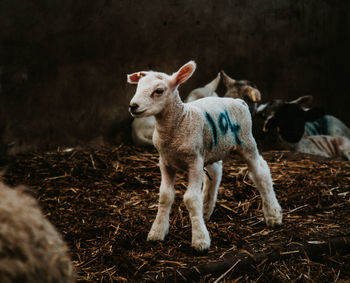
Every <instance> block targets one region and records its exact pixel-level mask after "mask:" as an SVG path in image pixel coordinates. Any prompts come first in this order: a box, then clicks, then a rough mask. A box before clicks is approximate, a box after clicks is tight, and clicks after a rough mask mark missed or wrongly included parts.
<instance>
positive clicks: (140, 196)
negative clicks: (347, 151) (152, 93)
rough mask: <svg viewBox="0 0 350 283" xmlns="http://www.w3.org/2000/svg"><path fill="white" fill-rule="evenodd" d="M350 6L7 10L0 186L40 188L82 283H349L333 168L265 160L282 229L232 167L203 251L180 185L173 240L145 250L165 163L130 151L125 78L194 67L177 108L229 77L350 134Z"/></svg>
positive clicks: (178, 4) (0, 53) (73, 4)
mask: <svg viewBox="0 0 350 283" xmlns="http://www.w3.org/2000/svg"><path fill="white" fill-rule="evenodd" d="M349 11H350V2H349V1H347V0H337V1H329V0H321V1H319V0H310V1H305V0H297V1H292V0H279V1H277V0H263V1H253V0H248V1H238V0H222V1H199V0H193V1H183V0H169V1H160V0H155V1H151V2H150V1H144V0H142V1H135V0H130V1H113V0H103V1H90V0H84V1H82V0H78V1H66V0H63V1H62V0H61V1H57V0H52V1H40V0H36V1H19V0H3V1H1V2H0V31H1V32H0V42H1V45H0V166H1V170H2V172H3V173H2V176H1V177H0V179H1V181H3V182H6V183H8V184H9V185H13V186H16V185H19V184H23V185H26V186H29V187H30V188H31V190H32V191H33V194H34V196H35V197H36V198H37V199H38V200H39V202H40V204H41V206H42V209H43V211H44V213H45V215H46V216H47V217H48V218H49V220H50V221H51V222H52V223H53V224H54V225H55V226H56V227H57V228H58V230H59V231H60V232H61V233H62V235H63V238H64V239H65V241H66V242H67V244H68V246H69V248H70V250H71V257H72V260H73V262H74V264H75V266H76V268H77V272H78V278H77V279H78V281H80V282H99V281H101V282H108V281H109V282H113V281H129V280H131V281H133V280H134V281H140V280H143V281H159V280H163V281H167V280H168V281H174V280H177V281H196V282H198V281H202V282H214V281H215V280H216V281H215V282H219V281H220V280H225V279H228V280H233V281H234V280H236V281H237V282H238V281H239V282H252V281H254V282H255V281H259V282H271V280H272V281H277V282H286V281H297V280H299V281H305V282H326V281H327V282H331V281H337V280H345V281H346V280H350V273H349V270H350V268H349V264H350V260H349V258H350V257H349V254H350V244H349V243H350V234H349V233H350V231H349V228H348V227H350V226H349V221H350V213H349V211H350V210H349V208H350V207H349V206H350V199H349V197H350V194H349V189H350V185H349V184H350V168H349V162H348V161H344V160H340V159H339V158H338V159H333V160H330V159H325V158H316V157H313V156H308V155H303V154H292V153H290V152H287V151H268V152H263V156H264V157H265V158H266V160H267V161H268V163H269V165H270V168H271V171H272V176H273V180H274V183H275V190H276V194H277V197H278V198H279V200H280V201H281V205H282V207H283V209H284V219H285V220H284V221H285V224H284V225H283V226H282V227H280V228H278V229H277V230H273V229H268V228H266V226H264V224H263V217H262V212H261V201H260V199H259V196H258V195H257V192H256V190H255V189H254V187H253V185H252V183H251V182H250V181H249V178H248V177H247V174H248V173H247V168H246V166H245V165H244V163H242V161H241V160H240V159H239V157H237V156H232V158H230V159H229V160H228V161H227V162H226V165H225V167H224V177H223V182H222V185H221V188H220V191H219V196H218V204H217V208H216V211H215V212H214V214H213V218H212V220H211V221H210V223H209V224H208V229H209V230H210V233H211V236H212V239H213V244H212V249H211V250H209V251H208V253H206V254H204V255H203V254H196V253H194V252H193V251H192V250H191V243H190V235H191V228H190V225H189V218H188V214H187V211H186V208H185V207H184V205H183V203H182V202H181V195H182V194H183V192H184V191H185V189H186V174H183V175H181V176H180V178H179V179H178V181H177V184H176V186H177V196H176V198H177V199H176V203H175V205H174V208H173V212H172V216H171V217H172V221H171V225H172V227H173V228H171V231H170V232H171V233H170V235H169V236H168V238H167V240H166V241H165V242H161V243H155V244H154V243H148V242H147V241H146V238H147V233H148V230H149V228H150V225H151V223H152V221H153V218H154V216H155V213H156V206H157V193H158V186H159V183H160V173H159V168H158V166H157V160H158V153H157V152H156V150H155V149H154V148H152V147H149V148H141V147H138V146H133V145H132V140H131V122H132V117H131V115H130V113H129V111H128V106H129V102H130V100H131V98H132V96H133V95H134V93H135V87H134V86H132V85H129V84H127V82H126V76H127V74H129V73H133V72H136V71H141V70H159V71H162V72H165V73H169V74H171V73H173V72H175V71H176V70H178V68H179V67H180V66H182V65H183V64H184V63H186V62H188V61H189V60H194V61H196V63H197V70H196V72H195V73H194V75H193V76H192V77H191V79H190V80H188V82H186V83H185V84H184V85H183V86H181V87H180V94H181V97H182V98H183V99H184V98H185V97H186V96H187V95H188V93H189V92H190V91H191V90H193V89H194V88H197V87H199V86H203V85H205V84H206V83H207V82H209V81H211V80H212V79H213V78H214V77H215V76H216V75H217V73H218V72H219V71H221V70H224V71H225V72H226V73H227V74H229V75H230V76H231V77H233V78H236V79H247V80H249V81H252V82H254V83H255V84H256V85H257V86H258V88H259V90H260V91H261V94H262V101H263V102H264V101H269V100H271V99H276V98H279V99H284V100H288V101H290V100H293V99H295V98H297V97H299V96H302V95H312V96H313V97H314V104H313V105H314V106H317V107H320V108H322V109H324V111H325V112H326V113H328V114H331V115H334V116H335V117H337V118H339V119H340V120H342V121H343V122H344V123H345V124H346V125H350V112H349V111H348V106H349V102H350V100H349V96H348V89H347V87H346V86H345V85H344V84H345V82H346V81H347V80H348V77H347V76H348V71H347V69H348V66H349V65H350V55H349V50H350V17H349ZM217 92H218V94H219V95H220V96H222V95H224V92H225V89H224V87H223V85H222V84H221V85H220V86H219V89H218V91H217ZM230 187H233V188H232V189H231V188H230Z"/></svg>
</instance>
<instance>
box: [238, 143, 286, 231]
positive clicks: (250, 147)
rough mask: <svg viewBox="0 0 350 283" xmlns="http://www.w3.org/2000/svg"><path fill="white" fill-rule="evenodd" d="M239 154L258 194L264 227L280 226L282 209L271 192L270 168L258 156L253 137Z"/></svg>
mask: <svg viewBox="0 0 350 283" xmlns="http://www.w3.org/2000/svg"><path fill="white" fill-rule="evenodd" d="M241 154H242V156H243V158H244V159H245V160H246V162H247V163H248V169H249V171H250V174H249V176H250V178H251V179H252V181H253V182H254V184H255V186H256V188H257V189H258V190H259V192H260V195H261V198H262V204H263V212H264V217H265V221H266V225H267V226H270V227H274V226H278V225H281V224H282V209H281V206H280V205H279V203H278V201H277V198H276V195H275V192H274V190H273V186H272V178H271V173H270V168H269V166H268V165H267V162H266V161H265V160H264V159H263V158H262V156H261V155H260V154H259V152H258V149H257V146H256V143H255V140H254V138H253V137H251V139H250V140H249V141H248V142H247V144H245V145H244V146H243V149H242V150H241Z"/></svg>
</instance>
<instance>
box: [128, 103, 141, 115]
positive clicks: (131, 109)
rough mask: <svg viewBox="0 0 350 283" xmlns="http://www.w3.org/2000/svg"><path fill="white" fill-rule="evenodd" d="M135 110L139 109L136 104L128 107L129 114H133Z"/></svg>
mask: <svg viewBox="0 0 350 283" xmlns="http://www.w3.org/2000/svg"><path fill="white" fill-rule="evenodd" d="M137 108H139V105H138V104H137V103H133V104H130V105H129V110H130V112H131V113H134V112H135V111H136V110H137Z"/></svg>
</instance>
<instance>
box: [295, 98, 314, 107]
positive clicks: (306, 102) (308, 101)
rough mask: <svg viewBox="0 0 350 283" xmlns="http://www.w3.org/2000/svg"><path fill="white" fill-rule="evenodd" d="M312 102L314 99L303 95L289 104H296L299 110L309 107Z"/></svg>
mask: <svg viewBox="0 0 350 283" xmlns="http://www.w3.org/2000/svg"><path fill="white" fill-rule="evenodd" d="M313 100H314V97H313V96H312V95H304V96H300V97H298V98H297V99H295V100H293V101H290V103H296V104H298V105H299V106H300V107H301V108H303V109H305V108H307V107H310V104H311V103H312V101H313Z"/></svg>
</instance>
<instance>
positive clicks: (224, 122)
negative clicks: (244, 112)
mask: <svg viewBox="0 0 350 283" xmlns="http://www.w3.org/2000/svg"><path fill="white" fill-rule="evenodd" d="M205 117H206V119H207V121H208V123H209V125H210V128H211V131H212V134H213V140H214V141H213V144H214V145H217V143H218V133H217V129H216V125H215V122H214V119H213V118H212V117H211V115H210V114H209V113H208V112H205ZM218 125H219V129H220V132H221V134H222V135H223V136H224V135H226V134H227V132H228V129H230V131H231V132H232V134H233V137H234V139H235V142H236V144H237V145H241V144H242V142H241V140H240V139H239V137H238V132H239V130H240V129H241V126H240V125H238V124H235V123H232V122H231V119H230V116H229V115H228V112H227V111H226V110H225V111H224V112H221V113H220V115H219V117H218Z"/></svg>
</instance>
